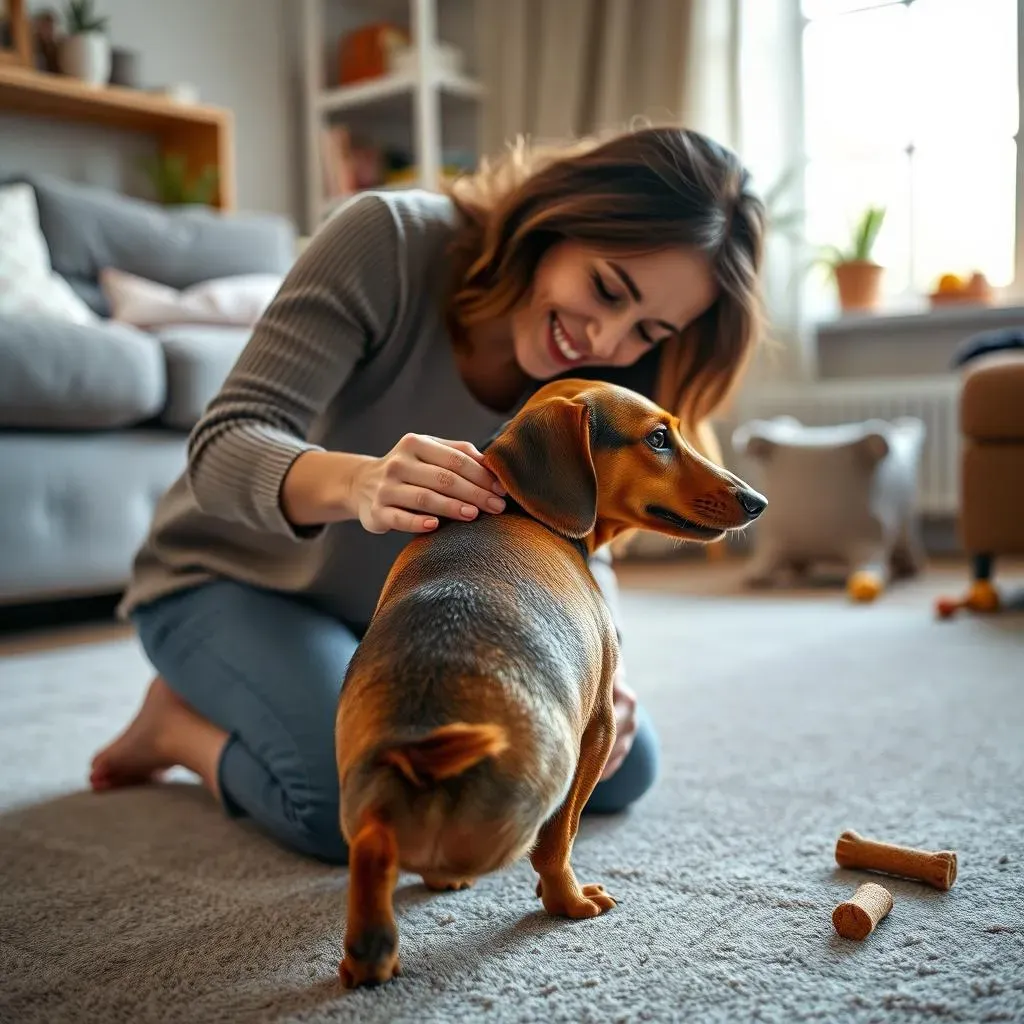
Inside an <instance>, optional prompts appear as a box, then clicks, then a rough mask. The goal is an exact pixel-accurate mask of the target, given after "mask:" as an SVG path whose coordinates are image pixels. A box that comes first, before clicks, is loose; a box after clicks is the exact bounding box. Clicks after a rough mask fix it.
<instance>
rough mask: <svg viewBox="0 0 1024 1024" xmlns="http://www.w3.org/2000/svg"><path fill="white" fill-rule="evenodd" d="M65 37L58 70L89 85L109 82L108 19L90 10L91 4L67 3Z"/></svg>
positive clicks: (90, 0) (76, 0) (88, 1)
mask: <svg viewBox="0 0 1024 1024" xmlns="http://www.w3.org/2000/svg"><path fill="white" fill-rule="evenodd" d="M64 24H65V29H66V33H67V34H66V35H65V36H64V38H63V39H61V41H60V69H61V71H63V72H64V74H65V75H72V76H73V77H75V78H80V79H81V80H82V81H83V82H88V83H89V85H106V84H107V82H109V81H110V39H109V38H108V37H107V19H106V18H105V17H100V16H99V15H98V14H96V12H95V11H94V10H93V0H68V4H67V7H65V9H64Z"/></svg>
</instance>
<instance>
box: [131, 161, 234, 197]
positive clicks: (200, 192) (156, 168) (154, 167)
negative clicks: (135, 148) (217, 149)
mask: <svg viewBox="0 0 1024 1024" xmlns="http://www.w3.org/2000/svg"><path fill="white" fill-rule="evenodd" d="M142 166H143V170H144V171H145V173H146V175H147V177H148V178H149V180H150V182H151V184H152V186H153V192H154V195H155V198H156V201H157V202H158V203H163V204H164V205H165V206H212V205H213V203H214V200H215V199H216V198H217V187H218V185H219V182H220V176H219V175H218V173H217V168H216V167H214V166H213V165H212V164H207V165H206V166H205V167H203V168H202V169H201V170H200V171H199V173H198V174H196V175H191V176H190V174H189V171H188V166H187V164H186V162H185V158H184V157H183V156H182V155H181V154H180V153H167V154H161V155H160V156H157V157H154V158H152V159H150V160H146V161H145V162H144V163H143V165H142Z"/></svg>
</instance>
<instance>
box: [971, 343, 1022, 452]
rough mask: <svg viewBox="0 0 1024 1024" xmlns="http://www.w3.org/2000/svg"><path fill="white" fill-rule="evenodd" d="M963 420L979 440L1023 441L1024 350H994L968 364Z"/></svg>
mask: <svg viewBox="0 0 1024 1024" xmlns="http://www.w3.org/2000/svg"><path fill="white" fill-rule="evenodd" d="M960 424H961V428H962V430H963V432H964V434H965V435H966V436H967V437H973V438H974V439H975V440H976V441H1020V442H1024V352H1022V351H1020V350H1016V351H1014V350H1007V351H993V352H989V353H987V354H985V355H980V356H978V357H977V358H975V359H972V360H971V361H970V362H969V363H967V364H966V366H965V367H964V386H963V393H962V395H961V399H960Z"/></svg>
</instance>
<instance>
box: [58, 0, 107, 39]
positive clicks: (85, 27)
mask: <svg viewBox="0 0 1024 1024" xmlns="http://www.w3.org/2000/svg"><path fill="white" fill-rule="evenodd" d="M64 21H65V24H66V26H67V30H68V33H69V34H70V35H73V36H77V35H81V34H82V33H84V32H106V30H107V24H108V22H109V21H110V19H109V18H107V17H105V16H103V15H99V14H97V13H96V12H95V11H94V10H93V6H92V0H68V4H67V7H65V8H64Z"/></svg>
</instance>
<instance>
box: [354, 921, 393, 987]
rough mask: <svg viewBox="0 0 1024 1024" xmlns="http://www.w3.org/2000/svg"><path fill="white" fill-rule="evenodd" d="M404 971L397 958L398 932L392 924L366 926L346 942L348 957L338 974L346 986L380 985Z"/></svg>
mask: <svg viewBox="0 0 1024 1024" xmlns="http://www.w3.org/2000/svg"><path fill="white" fill-rule="evenodd" d="M401 973H402V964H401V961H400V960H399V959H398V934H397V933H396V932H395V931H394V929H391V928H384V927H376V928H367V929H366V930H365V931H363V932H361V933H360V934H359V935H358V936H357V937H356V938H354V939H353V940H352V941H351V942H349V941H346V943H345V957H344V959H343V960H342V961H341V963H340V964H339V965H338V976H339V977H340V978H341V983H342V984H343V985H344V986H345V988H357V987H359V986H360V985H381V984H383V983H384V982H385V981H390V980H391V979H392V978H394V977H396V976H397V975H399V974H401Z"/></svg>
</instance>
